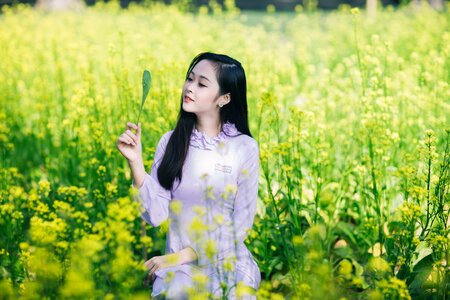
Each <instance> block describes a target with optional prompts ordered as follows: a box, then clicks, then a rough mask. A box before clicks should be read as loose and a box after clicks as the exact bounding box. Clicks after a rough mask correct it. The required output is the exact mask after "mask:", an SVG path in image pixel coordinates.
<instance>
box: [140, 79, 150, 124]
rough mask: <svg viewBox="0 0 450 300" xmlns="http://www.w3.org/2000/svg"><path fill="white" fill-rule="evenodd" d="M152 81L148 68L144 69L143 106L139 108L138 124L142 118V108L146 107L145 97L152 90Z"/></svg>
mask: <svg viewBox="0 0 450 300" xmlns="http://www.w3.org/2000/svg"><path fill="white" fill-rule="evenodd" d="M151 83H152V76H151V74H150V72H149V71H148V70H144V73H143V74H142V101H141V108H140V109H139V116H138V120H137V122H136V125H137V124H139V119H140V118H141V113H142V109H143V107H144V103H145V99H147V95H148V92H149V91H150V85H151Z"/></svg>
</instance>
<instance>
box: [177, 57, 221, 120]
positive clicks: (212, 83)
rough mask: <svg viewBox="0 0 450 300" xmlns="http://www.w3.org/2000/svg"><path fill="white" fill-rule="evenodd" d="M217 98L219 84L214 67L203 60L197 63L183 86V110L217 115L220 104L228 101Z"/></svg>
mask: <svg viewBox="0 0 450 300" xmlns="http://www.w3.org/2000/svg"><path fill="white" fill-rule="evenodd" d="M223 97H224V96H222V97H220V96H219V83H218V82H217V78H216V71H215V70H214V65H213V64H212V63H211V62H210V61H208V60H206V59H203V60H201V61H199V62H198V63H197V64H196V65H195V67H194V68H193V69H192V71H191V73H190V74H189V75H188V78H187V79H186V81H185V83H184V86H183V110H184V111H186V112H192V113H195V114H197V115H199V114H210V113H217V112H218V111H219V107H217V105H218V104H219V101H220V103H222V104H225V103H227V102H228V101H226V99H222V98H223Z"/></svg>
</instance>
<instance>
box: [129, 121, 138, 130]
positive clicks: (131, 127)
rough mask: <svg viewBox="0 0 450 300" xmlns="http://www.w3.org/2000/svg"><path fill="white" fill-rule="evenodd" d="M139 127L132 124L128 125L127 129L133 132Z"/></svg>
mask: <svg viewBox="0 0 450 300" xmlns="http://www.w3.org/2000/svg"><path fill="white" fill-rule="evenodd" d="M137 128H138V127H137V125H136V124H134V123H131V122H128V123H127V129H129V130H131V129H137Z"/></svg>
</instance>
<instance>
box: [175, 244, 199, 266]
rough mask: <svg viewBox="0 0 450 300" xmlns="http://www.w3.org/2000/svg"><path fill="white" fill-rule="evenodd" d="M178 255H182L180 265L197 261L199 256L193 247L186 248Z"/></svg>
mask: <svg viewBox="0 0 450 300" xmlns="http://www.w3.org/2000/svg"><path fill="white" fill-rule="evenodd" d="M178 253H179V255H180V264H187V263H190V262H193V261H196V260H197V254H195V251H194V249H192V248H191V247H186V248H184V249H182V250H180V251H179V252H178Z"/></svg>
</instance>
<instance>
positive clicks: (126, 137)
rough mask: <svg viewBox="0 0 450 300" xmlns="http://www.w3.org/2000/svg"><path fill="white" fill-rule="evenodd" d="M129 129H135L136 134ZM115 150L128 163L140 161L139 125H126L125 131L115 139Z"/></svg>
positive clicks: (129, 123)
mask: <svg viewBox="0 0 450 300" xmlns="http://www.w3.org/2000/svg"><path fill="white" fill-rule="evenodd" d="M131 129H136V134H134V133H133V132H132V131H131ZM117 149H118V150H119V151H120V153H122V155H123V156H124V157H125V158H126V159H127V160H128V162H130V163H133V162H136V161H137V160H139V159H140V160H141V161H142V144H141V123H139V124H138V125H136V124H134V123H131V122H128V123H127V129H126V130H125V132H124V133H122V134H121V135H120V136H119V138H118V139H117Z"/></svg>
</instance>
